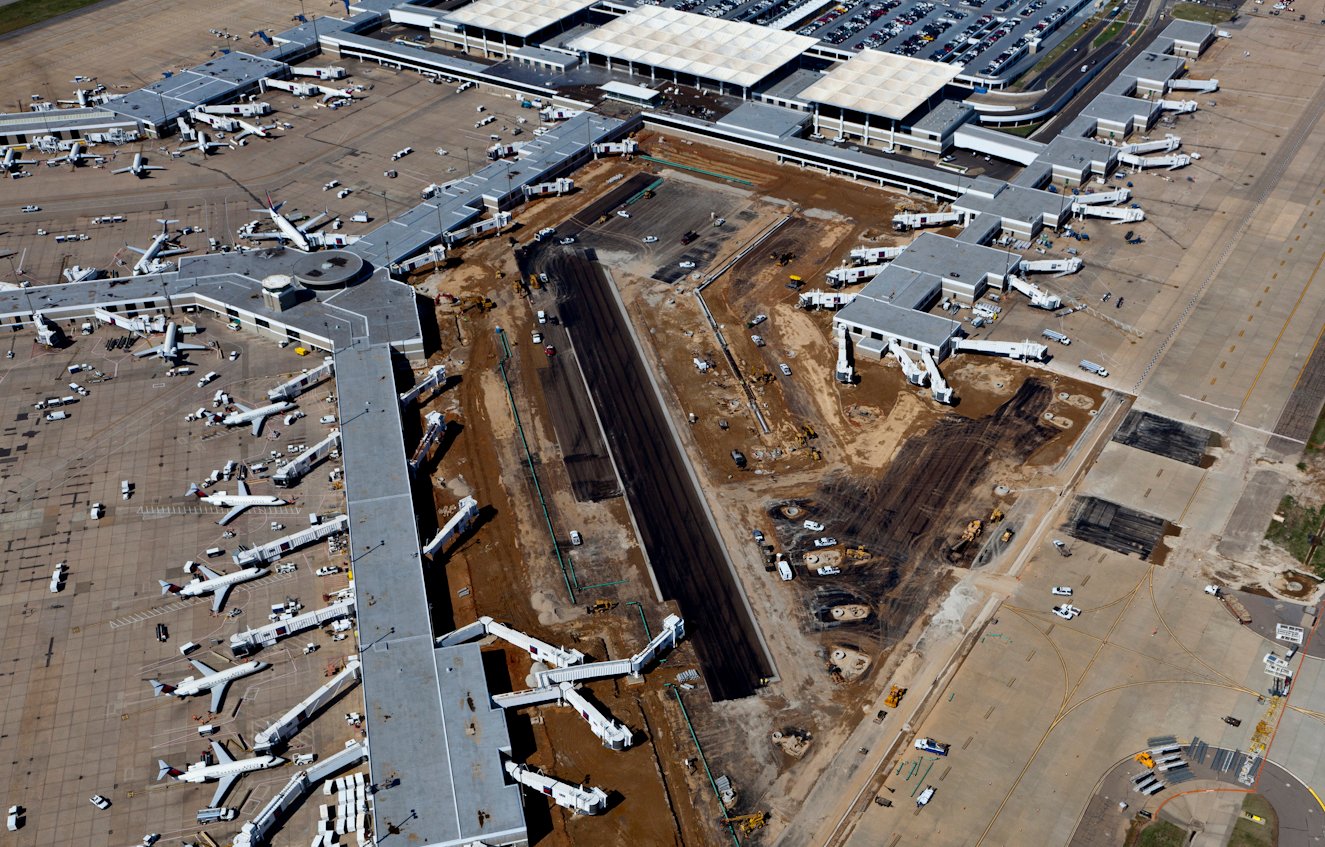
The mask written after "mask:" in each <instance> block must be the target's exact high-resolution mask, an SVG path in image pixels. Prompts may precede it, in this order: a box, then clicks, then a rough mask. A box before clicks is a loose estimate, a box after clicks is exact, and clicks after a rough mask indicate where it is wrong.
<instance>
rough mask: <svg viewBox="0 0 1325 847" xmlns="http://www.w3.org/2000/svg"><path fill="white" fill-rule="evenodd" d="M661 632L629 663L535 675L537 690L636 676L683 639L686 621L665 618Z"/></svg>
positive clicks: (568, 669)
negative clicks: (584, 681)
mask: <svg viewBox="0 0 1325 847" xmlns="http://www.w3.org/2000/svg"><path fill="white" fill-rule="evenodd" d="M662 625H663V628H662V631H661V632H659V633H658V634H657V635H655V636H654V637H653V639H652V640H651V641H650V642H649V643H648V644H646V645H644V649H642V650H640V651H639V652H638V653H636V654H635V655H633V656H631V657H630V658H629V659H615V660H612V661H607V662H593V663H591V664H587V665H571V666H569V667H565V668H551V669H548V670H543V671H537V672H535V673H534V681H535V682H536V683H537V687H540V688H541V687H543V686H546V685H556V684H558V683H562V682H579V681H581V680H585V679H601V678H602V677H606V676H620V675H621V674H630V675H631V676H639V675H640V674H641V673H643V672H644V669H645V668H646V667H648V666H649V664H651V663H652V662H653V660H654V658H655V657H656V656H657V655H658V654H659V653H660V652H662V651H663V650H671V649H672V648H674V647H675V646H676V645H677V643H679V642H680V641H681V639H682V638H685V621H684V620H682V619H681V617H680V616H678V615H668V616H667V617H666V618H664V619H663V624H662Z"/></svg>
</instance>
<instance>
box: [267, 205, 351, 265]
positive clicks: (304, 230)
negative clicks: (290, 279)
mask: <svg viewBox="0 0 1325 847" xmlns="http://www.w3.org/2000/svg"><path fill="white" fill-rule="evenodd" d="M284 205H285V203H284V202H281V203H272V202H271V196H270V195H268V197H267V208H265V209H253V210H252V211H254V212H266V213H267V215H268V216H269V217H270V218H271V222H272V223H273V224H275V225H276V231H275V232H254V233H250V234H249V235H247V236H245V237H246V238H251V239H252V240H254V241H288V242H290V243H291V244H293V245H294V246H295V247H298V248H299V249H300V250H303V251H305V252H309V251H311V250H314V249H317V248H319V247H329V246H339V245H343V244H353V243H354V242H356V241H358V240H359V236H357V235H340V234H336V233H322V232H315V231H314V230H313V227H315V226H317V224H318V222H320V221H321V220H322V219H323V218H325V217H326V216H327V213H326V212H322V213H321V214H318V215H314V216H313V217H311V218H309V219H308V220H306V221H301V222H299V223H295V222H294V221H292V220H290V219H289V218H287V217H286V216H285V215H282V214H281V206H284Z"/></svg>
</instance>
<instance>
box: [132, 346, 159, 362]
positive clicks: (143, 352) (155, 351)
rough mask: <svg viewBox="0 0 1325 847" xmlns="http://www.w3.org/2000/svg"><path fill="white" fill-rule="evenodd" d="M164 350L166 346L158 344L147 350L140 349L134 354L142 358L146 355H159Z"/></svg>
mask: <svg viewBox="0 0 1325 847" xmlns="http://www.w3.org/2000/svg"><path fill="white" fill-rule="evenodd" d="M164 352H165V347H163V346H161V345H157V346H156V347H149V348H148V349H146V350H139V351H138V352H136V353H134V355H135V356H137V357H138V358H140V359H141V358H143V357H144V356H159V355H161V354H162V353H164Z"/></svg>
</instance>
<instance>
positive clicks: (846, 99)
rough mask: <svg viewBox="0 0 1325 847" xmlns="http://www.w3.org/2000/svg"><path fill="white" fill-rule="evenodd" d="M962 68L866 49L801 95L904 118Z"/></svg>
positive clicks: (834, 104) (882, 114)
mask: <svg viewBox="0 0 1325 847" xmlns="http://www.w3.org/2000/svg"><path fill="white" fill-rule="evenodd" d="M961 72H962V66H961V65H945V64H943V63H942V62H930V61H926V60H925V59H913V58H911V57H910V56H898V55H896V54H895V53H884V52H883V51H881V50H862V51H860V52H859V53H857V54H856V55H855V56H852V57H851V58H850V59H848V60H847V61H845V62H843V63H842V64H840V65H838V66H837V67H835V68H833V69H832V70H831V71H829V72H828V73H826V74H824V76H823V78H822V79H820V80H819V81H818V82H816V83H814V84H813V85H811V86H810V87H809V88H806V89H805V90H804V91H802V92H801V93H800V94H798V95H797V97H798V98H800V99H802V100H809V101H811V102H814V103H823V104H826V105H829V106H838V107H840V108H843V109H853V110H855V111H857V112H864V113H865V114H868V115H879V116H880V117H884V118H891V119H893V120H901V119H902V118H904V117H906V116H907V115H909V114H911V113H912V112H914V111H915V110H916V109H917V108H918V107H919V106H920V105H921V104H923V103H924V102H925V101H926V100H928V99H929V98H930V97H932V96H933V95H935V94H937V93H938V92H939V91H941V90H942V89H943V86H945V85H947V84H948V83H949V82H952V80H953V79H955V78H956V77H957V74H959V73H961Z"/></svg>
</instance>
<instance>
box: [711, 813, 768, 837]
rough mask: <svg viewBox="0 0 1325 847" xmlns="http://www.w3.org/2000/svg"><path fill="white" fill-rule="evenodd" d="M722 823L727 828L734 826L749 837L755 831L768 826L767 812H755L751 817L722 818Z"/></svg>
mask: <svg viewBox="0 0 1325 847" xmlns="http://www.w3.org/2000/svg"><path fill="white" fill-rule="evenodd" d="M722 822H723V823H725V824H727V825H728V826H734V827H736V828H737V829H739V830H740V831H741V832H743V833H745V834H746V835H749V834H750V833H752V832H754V831H755V830H756V829H763V828H764V826H766V825H767V824H768V813H767V812H755V813H754V814H751V815H737V816H735V817H730V818H723V819H722Z"/></svg>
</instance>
